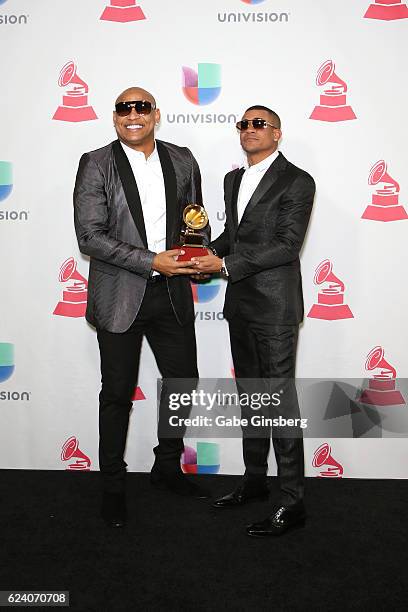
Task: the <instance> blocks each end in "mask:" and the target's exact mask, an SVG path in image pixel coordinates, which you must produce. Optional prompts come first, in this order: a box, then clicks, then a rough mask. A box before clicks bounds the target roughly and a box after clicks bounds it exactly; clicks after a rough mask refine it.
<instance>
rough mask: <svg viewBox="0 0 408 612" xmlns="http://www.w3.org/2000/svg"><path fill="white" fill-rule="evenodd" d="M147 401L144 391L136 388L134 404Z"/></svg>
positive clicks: (133, 397)
mask: <svg viewBox="0 0 408 612" xmlns="http://www.w3.org/2000/svg"><path fill="white" fill-rule="evenodd" d="M145 399H146V396H145V394H144V393H143V391H142V389H141V388H140V387H135V390H134V392H133V395H132V402H138V401H140V400H145Z"/></svg>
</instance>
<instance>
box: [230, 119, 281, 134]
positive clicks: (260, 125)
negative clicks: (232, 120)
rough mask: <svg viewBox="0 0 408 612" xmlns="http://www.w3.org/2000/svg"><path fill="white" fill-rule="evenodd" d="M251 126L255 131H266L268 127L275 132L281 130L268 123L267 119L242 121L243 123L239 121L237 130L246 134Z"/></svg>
mask: <svg viewBox="0 0 408 612" xmlns="http://www.w3.org/2000/svg"><path fill="white" fill-rule="evenodd" d="M249 124H251V125H252V127H253V128H254V130H264V129H265V128H267V127H268V125H269V127H271V128H273V129H274V130H278V129H279V128H277V127H276V125H272V123H268V121H266V120H265V119H259V118H256V119H242V121H238V123H237V130H239V131H240V132H245V130H247V129H248V128H249Z"/></svg>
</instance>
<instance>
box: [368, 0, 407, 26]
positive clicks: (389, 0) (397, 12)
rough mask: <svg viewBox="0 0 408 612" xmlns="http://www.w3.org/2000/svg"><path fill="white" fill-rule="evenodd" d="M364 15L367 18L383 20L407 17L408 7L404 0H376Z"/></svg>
mask: <svg viewBox="0 0 408 612" xmlns="http://www.w3.org/2000/svg"><path fill="white" fill-rule="evenodd" d="M364 17H365V18H366V19H381V20H382V21H393V20H394V19H407V18H408V7H407V5H406V4H405V2H402V0H375V2H374V3H373V4H370V6H369V7H368V9H367V11H366V14H365V15H364Z"/></svg>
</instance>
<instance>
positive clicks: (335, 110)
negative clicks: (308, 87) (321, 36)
mask: <svg viewBox="0 0 408 612" xmlns="http://www.w3.org/2000/svg"><path fill="white" fill-rule="evenodd" d="M334 69H335V65H334V62H333V61H332V60H327V61H326V62H323V64H322V65H321V66H320V68H319V70H318V72H317V77H316V85H318V86H319V87H323V86H324V85H329V87H326V89H324V90H323V94H321V96H320V104H319V105H318V106H315V108H314V110H313V112H312V114H311V115H310V117H309V118H310V119H315V120H316V121H332V122H333V121H349V120H350V119H356V116H355V114H354V112H353V109H352V108H351V106H348V105H347V100H346V92H347V85H346V83H345V82H344V81H343V79H341V78H340V77H338V76H337V74H336V73H335V71H334Z"/></svg>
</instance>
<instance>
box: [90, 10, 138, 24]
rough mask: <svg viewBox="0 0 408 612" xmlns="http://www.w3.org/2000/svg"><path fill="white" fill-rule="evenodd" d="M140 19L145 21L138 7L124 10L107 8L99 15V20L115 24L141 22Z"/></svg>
mask: <svg viewBox="0 0 408 612" xmlns="http://www.w3.org/2000/svg"><path fill="white" fill-rule="evenodd" d="M142 19H146V17H145V14H144V13H143V11H142V9H141V8H140V6H128V7H124V8H120V7H118V6H107V7H106V8H105V10H104V11H103V13H102V15H101V20H103V21H116V22H117V23H127V22H129V21H141V20H142Z"/></svg>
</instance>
